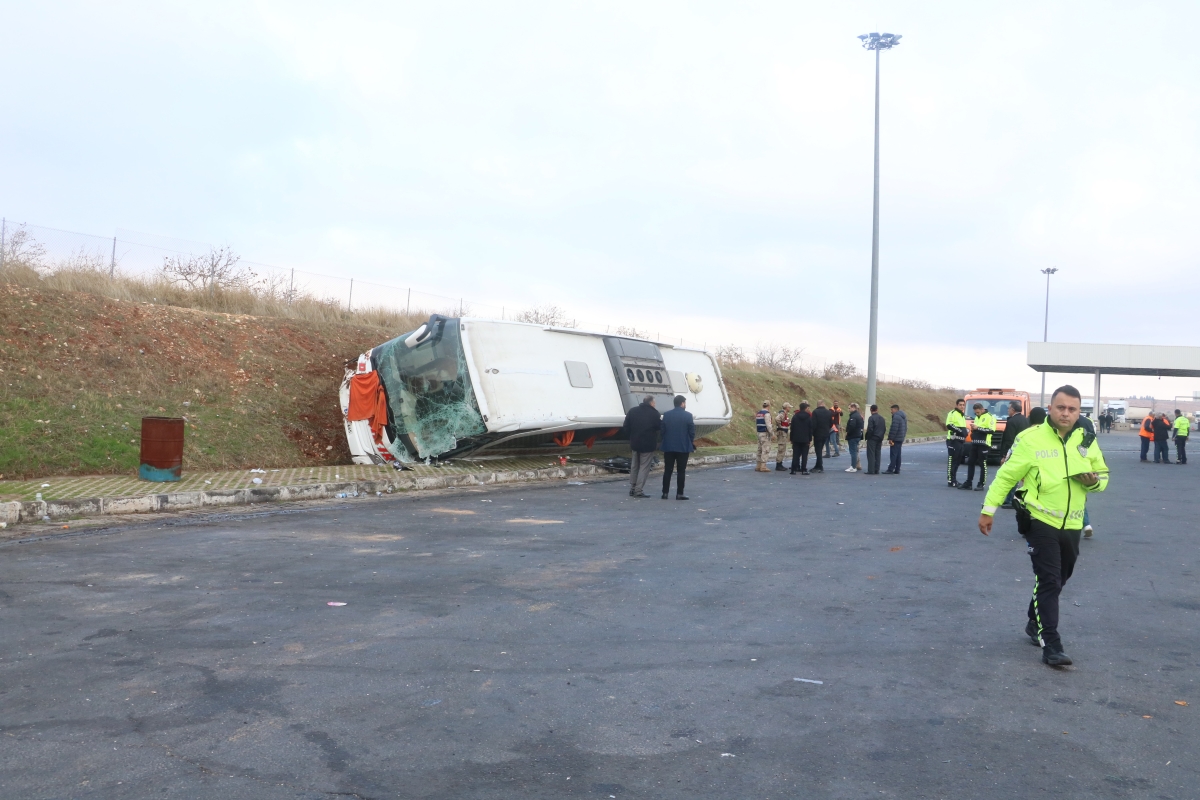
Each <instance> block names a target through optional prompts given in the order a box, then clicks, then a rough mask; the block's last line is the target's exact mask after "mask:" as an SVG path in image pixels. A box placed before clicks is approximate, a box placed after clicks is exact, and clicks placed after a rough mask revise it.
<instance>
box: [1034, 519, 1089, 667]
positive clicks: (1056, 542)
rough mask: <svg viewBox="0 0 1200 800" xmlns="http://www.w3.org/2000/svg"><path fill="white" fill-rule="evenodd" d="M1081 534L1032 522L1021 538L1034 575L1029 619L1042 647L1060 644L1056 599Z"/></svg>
mask: <svg viewBox="0 0 1200 800" xmlns="http://www.w3.org/2000/svg"><path fill="white" fill-rule="evenodd" d="M1081 533H1082V531H1072V530H1060V529H1058V528H1055V527H1052V526H1050V525H1047V524H1046V523H1044V522H1042V521H1041V520H1039V519H1035V520H1033V524H1032V527H1031V528H1030V530H1029V533H1028V534H1027V535H1026V536H1025V541H1026V543H1027V544H1028V552H1029V560H1030V561H1032V562H1033V575H1034V578H1033V599H1032V600H1030V601H1029V618H1030V619H1031V620H1033V623H1034V624H1035V625H1036V626H1037V628H1038V637H1039V638H1040V639H1041V640H1042V646H1043V647H1045V646H1046V645H1056V646H1058V645H1061V644H1062V640H1061V639H1060V638H1059V635H1058V596H1059V595H1060V594H1061V593H1062V589H1063V586H1064V585H1065V584H1066V582H1067V581H1068V580H1069V579H1070V578H1071V573H1073V572H1074V571H1075V559H1077V558H1079V536H1080V534H1081Z"/></svg>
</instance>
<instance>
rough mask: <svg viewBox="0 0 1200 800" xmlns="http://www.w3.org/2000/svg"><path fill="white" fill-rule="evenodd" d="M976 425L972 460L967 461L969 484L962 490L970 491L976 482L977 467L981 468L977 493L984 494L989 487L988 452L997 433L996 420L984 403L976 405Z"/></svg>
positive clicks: (973, 428) (971, 444)
mask: <svg viewBox="0 0 1200 800" xmlns="http://www.w3.org/2000/svg"><path fill="white" fill-rule="evenodd" d="M973 408H974V411H975V425H974V427H972V428H971V441H970V442H968V444H967V447H969V448H970V459H969V460H968V461H967V482H966V483H964V484H963V485H962V486H960V487H959V488H960V489H970V488H971V481H973V480H975V466H976V465H978V466H979V485H978V486H976V487H975V491H977V492H982V491H983V487H984V486H985V485H987V460H988V452H989V451H990V450H991V449H992V434H994V433H995V432H996V418H995V417H994V416H992V413H991V412H990V411H988V410H987V407H986V406H984V405H983V403H976V404H975V405H974V406H973Z"/></svg>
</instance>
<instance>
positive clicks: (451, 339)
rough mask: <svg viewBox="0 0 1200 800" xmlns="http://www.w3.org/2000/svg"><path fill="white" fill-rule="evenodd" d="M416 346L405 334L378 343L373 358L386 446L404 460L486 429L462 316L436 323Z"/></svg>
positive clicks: (445, 450)
mask: <svg viewBox="0 0 1200 800" xmlns="http://www.w3.org/2000/svg"><path fill="white" fill-rule="evenodd" d="M434 325H435V329H434V331H433V334H432V335H430V336H429V338H427V339H426V340H425V341H423V342H421V343H420V344H419V345H417V346H416V347H409V346H408V345H406V344H405V343H404V340H405V338H406V337H408V336H409V334H407V333H406V334H403V335H401V336H397V337H396V338H395V339H392V340H391V341H390V342H385V343H384V344H381V345H379V346H378V347H376V348H375V349H374V350H373V351H372V352H371V361H372V363H373V365H374V367H375V369H376V370H378V372H379V379H380V382H381V383H382V384H383V388H384V391H385V392H386V393H387V400H388V434H389V437H390V438H391V439H392V440H393V444H392V446H391V447H389V448H388V449H389V450H390V451H392V455H394V456H395V457H396V458H398V459H400V460H401V461H413V460H415V459H423V458H427V457H429V456H431V455H432V456H436V455H440V454H444V453H448V452H450V451H452V450H454V449H456V448H457V447H458V442H459V440H460V439H465V438H468V437H471V436H478V435H480V434H482V433H486V432H487V426H486V425H484V423H483V417H482V416H481V415H480V413H479V406H478V404H477V403H476V401H475V392H474V391H473V390H472V388H471V378H470V375H469V374H468V373H467V365H466V358H465V357H464V355H463V349H462V340H461V339H460V338H459V331H458V320H457V319H443V320H439V321H438V322H436V323H434Z"/></svg>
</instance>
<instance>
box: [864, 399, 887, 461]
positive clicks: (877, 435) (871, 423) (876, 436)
mask: <svg viewBox="0 0 1200 800" xmlns="http://www.w3.org/2000/svg"><path fill="white" fill-rule="evenodd" d="M886 434H887V422H885V421H884V419H883V415H882V414H880V413H879V406H877V405H872V406H871V416H869V417H867V435H866V437H865V438H866V440H867V474H868V475H878V474H879V456H880V454H881V453H882V452H883V437H884V436H885V435H886Z"/></svg>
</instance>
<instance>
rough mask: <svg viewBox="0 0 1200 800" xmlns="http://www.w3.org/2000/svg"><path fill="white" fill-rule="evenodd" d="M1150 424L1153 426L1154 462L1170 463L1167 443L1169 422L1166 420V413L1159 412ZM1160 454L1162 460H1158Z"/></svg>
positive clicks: (1169, 433)
mask: <svg viewBox="0 0 1200 800" xmlns="http://www.w3.org/2000/svg"><path fill="white" fill-rule="evenodd" d="M1151 424H1152V425H1153V426H1154V463H1155V464H1170V463H1171V456H1170V455H1169V453H1170V450H1169V449H1168V444H1169V443H1170V441H1171V423H1169V422H1167V415H1166V414H1162V413H1160V414H1159V415H1158V416H1157V417H1155V418H1154V422H1152V423H1151ZM1160 456H1161V457H1162V461H1159V460H1158V459H1159V457H1160Z"/></svg>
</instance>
